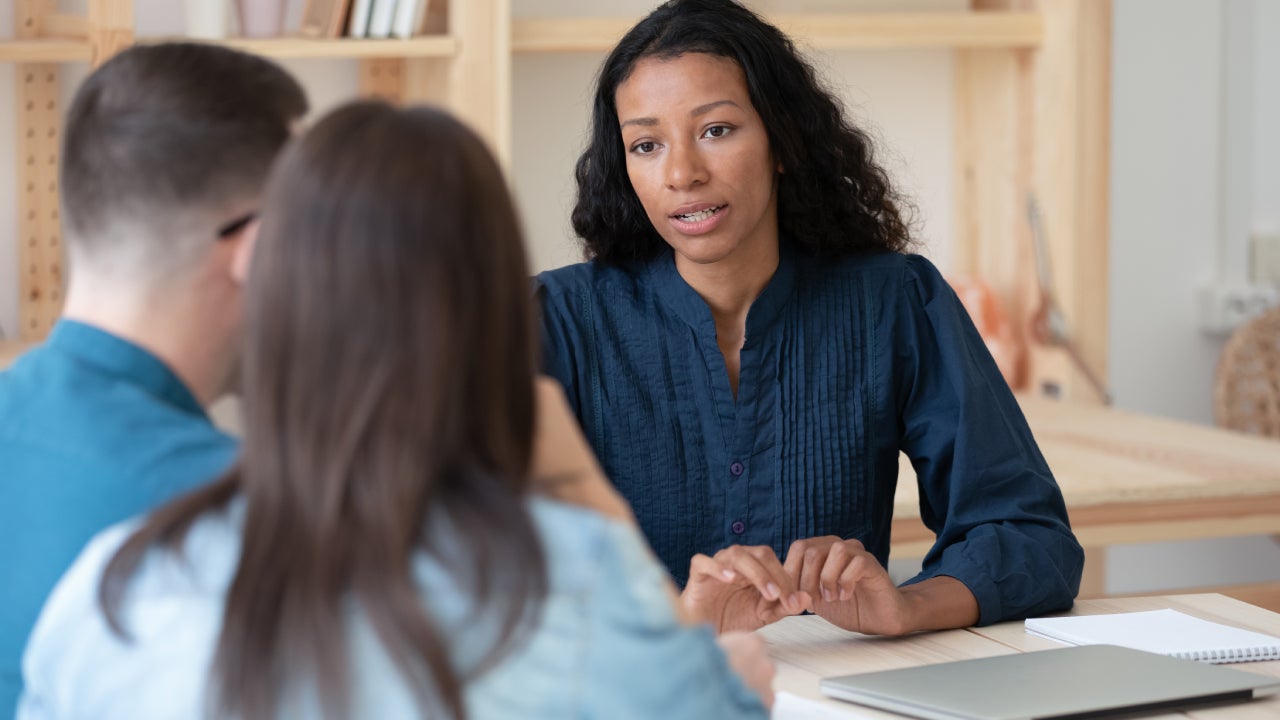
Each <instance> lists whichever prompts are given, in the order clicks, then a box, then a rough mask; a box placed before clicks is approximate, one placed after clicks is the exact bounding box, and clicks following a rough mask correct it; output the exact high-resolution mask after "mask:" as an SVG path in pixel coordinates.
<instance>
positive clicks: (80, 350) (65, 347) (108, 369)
mask: <svg viewBox="0 0 1280 720" xmlns="http://www.w3.org/2000/svg"><path fill="white" fill-rule="evenodd" d="M45 347H46V348H48V349H49V350H50V351H52V352H56V353H62V354H65V355H68V356H71V357H72V358H74V359H75V360H77V361H78V362H80V363H83V364H85V365H87V366H90V367H92V368H94V369H96V370H97V371H98V372H101V373H103V374H105V375H108V376H110V377H113V378H120V379H122V380H124V381H127V382H129V383H131V384H133V385H136V386H138V387H141V388H142V389H144V390H146V391H147V392H148V393H150V394H152V395H155V396H156V397H158V398H160V399H162V400H164V401H165V402H166V403H168V404H170V405H173V406H175V407H177V408H180V409H182V410H185V411H187V412H189V413H191V414H193V415H200V416H202V417H208V415H207V414H206V413H205V411H204V408H203V407H201V406H200V402H199V401H198V400H196V397H195V395H193V394H192V393H191V389H190V388H188V387H187V386H186V384H185V383H184V382H182V380H181V378H179V377H178V376H177V374H176V373H174V372H173V370H172V369H171V368H170V367H169V366H168V365H166V364H165V363H164V361H162V360H161V359H160V358H158V357H156V356H155V355H152V354H151V353H150V352H148V351H146V350H144V349H143V348H141V347H139V346H137V345H135V344H133V343H131V342H129V341H128V340H125V339H124V338H121V337H118V336H116V335H112V334H111V333H109V332H107V331H105V330H101V329H99V328H96V327H94V326H92V325H88V324H86V323H82V322H78V321H75V320H66V319H63V320H59V321H58V323H57V324H56V325H55V326H54V327H53V331H52V332H50V333H49V338H48V339H47V340H46V341H45Z"/></svg>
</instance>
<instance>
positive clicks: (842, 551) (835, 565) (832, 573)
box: [818, 543, 855, 602]
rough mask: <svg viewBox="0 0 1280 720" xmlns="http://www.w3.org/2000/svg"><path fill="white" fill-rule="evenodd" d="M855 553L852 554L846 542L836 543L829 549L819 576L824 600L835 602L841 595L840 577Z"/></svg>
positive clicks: (820, 593) (819, 584) (821, 594)
mask: <svg viewBox="0 0 1280 720" xmlns="http://www.w3.org/2000/svg"><path fill="white" fill-rule="evenodd" d="M854 557H855V555H853V554H851V553H850V552H849V550H848V549H847V548H846V546H845V545H844V543H836V544H834V545H832V546H831V547H830V549H828V550H827V559H826V562H825V563H823V566H822V572H821V574H820V575H819V576H818V592H819V595H820V596H821V597H822V600H823V602H834V601H835V599H836V598H837V597H840V595H841V585H840V577H841V575H843V574H844V571H845V569H846V568H848V567H849V563H850V562H852V561H853V559H854Z"/></svg>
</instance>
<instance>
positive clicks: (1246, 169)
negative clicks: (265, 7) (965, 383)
mask: <svg viewBox="0 0 1280 720" xmlns="http://www.w3.org/2000/svg"><path fill="white" fill-rule="evenodd" d="M301 1H302V0H291V2H292V5H291V10H290V19H291V22H295V23H296V18H297V17H298V11H299V8H300V5H301ZM81 2H83V0H81ZM136 2H137V8H138V9H137V18H138V31H139V34H140V35H158V34H173V33H176V32H180V31H181V26H182V10H181V7H182V6H181V4H179V3H176V2H173V1H172V0H136ZM1114 2H1115V17H1114V20H1115V25H1114V33H1115V35H1114V56H1113V63H1114V84H1113V99H1112V112H1113V124H1112V148H1113V158H1112V196H1111V199H1112V223H1111V338H1110V341H1111V343H1110V344H1111V348H1110V357H1109V365H1110V381H1111V384H1112V386H1113V388H1114V391H1115V396H1116V402H1117V404H1118V405H1119V406H1120V407H1123V408H1126V409H1131V410H1137V411H1141V412H1147V413H1155V414H1160V415H1167V416H1170V417H1175V418H1181V419H1184V420H1190V421H1194V422H1203V423H1209V422H1211V421H1212V417H1211V411H1210V407H1211V405H1210V397H1211V395H1210V387H1211V380H1212V376H1213V369H1214V364H1215V362H1216V359H1217V354H1218V352H1219V350H1220V348H1221V345H1222V338H1220V337H1212V336H1208V335H1206V334H1204V333H1203V332H1201V330H1200V329H1199V326H1198V323H1199V321H1198V313H1197V305H1196V302H1197V292H1198V288H1199V287H1201V286H1202V285H1205V284H1207V283H1211V282H1215V281H1235V282H1244V280H1245V279H1246V277H1247V273H1248V244H1247V238H1248V235H1249V234H1250V233H1252V232H1264V231H1265V232H1277V231H1280V1H1277V0H1225V2H1218V1H1217V0H1114ZM964 4H965V3H964V2H963V0H911V2H910V3H908V2H906V1H905V0H855V1H853V2H851V0H805V1H804V2H800V1H799V0H792V1H790V2H787V1H785V0H762V1H760V2H755V3H753V5H754V6H755V7H757V8H759V9H763V10H777V9H781V8H785V9H788V10H793V9H812V10H823V9H828V10H829V9H837V8H849V7H851V6H852V7H858V8H864V9H895V10H905V9H917V8H930V9H941V8H958V7H961V6H963V5H964ZM513 5H514V12H515V14H516V15H517V16H530V15H539V16H550V15H568V14H587V15H630V16H636V15H638V14H640V13H642V12H643V11H644V10H645V9H646V8H647V7H649V6H650V5H651V2H650V0H612V1H611V2H608V3H603V2H599V1H597V0H513ZM71 9H74V7H72V8H71ZM12 18H13V0H0V35H4V36H8V35H11V33H12ZM1156 18H1158V21H1156V20H1155V19H1156ZM814 57H815V60H816V62H817V63H818V64H819V67H820V68H821V69H822V70H823V72H824V73H825V75H826V76H827V77H828V79H829V80H831V81H832V83H833V84H834V85H835V86H837V87H838V88H839V89H840V91H841V95H842V97H843V98H844V99H845V102H846V103H847V104H848V106H849V108H850V110H851V111H852V113H853V114H854V116H855V117H856V118H858V119H859V120H860V121H861V122H864V123H865V124H867V125H869V126H870V127H871V128H872V129H873V131H874V132H875V134H876V135H877V136H878V137H879V138H880V139H881V140H882V146H883V147H882V152H883V154H884V158H885V159H886V160H887V161H888V164H889V166H890V168H891V171H892V172H893V174H894V175H895V177H896V179H897V180H898V181H899V183H900V184H902V186H903V187H904V189H905V190H906V192H907V194H908V195H909V196H911V197H913V198H914V199H915V201H916V203H917V205H918V207H919V210H920V214H919V220H920V221H921V226H920V234H921V237H922V238H924V239H925V240H926V242H927V248H928V249H927V252H928V254H930V255H931V256H932V257H934V259H935V260H937V261H938V262H939V264H940V265H942V266H943V267H944V268H945V267H946V266H947V264H948V261H949V258H950V244H951V232H952V214H953V200H952V195H951V169H950V168H951V161H952V155H951V147H950V139H951V122H952V121H951V106H952V101H951V55H950V54H949V53H947V52H945V51H928V50H920V51H865V52H838V53H819V54H815V56H814ZM601 59H602V55H600V54H565V55H521V56H518V57H516V58H515V60H514V62H513V88H514V106H515V113H514V122H513V158H512V166H513V167H512V175H513V177H512V183H513V186H514V189H515V193H516V196H517V201H518V203H519V204H520V206H521V209H522V211H523V214H524V217H525V221H526V229H527V232H528V236H529V238H530V241H531V256H532V259H533V263H534V266H535V268H537V269H542V268H548V267H555V266H558V265H561V264H564V263H567V262H572V261H574V260H576V259H577V253H578V251H577V247H576V245H575V244H574V243H573V241H572V240H571V239H570V233H569V231H568V223H567V217H568V209H569V207H570V206H571V204H572V200H573V192H574V188H573V183H572V177H571V169H572V164H573V161H574V160H575V158H576V157H577V154H578V152H579V151H580V149H581V145H582V132H583V130H584V128H585V127H586V107H587V98H588V93H589V88H590V81H591V78H592V76H593V74H594V72H595V70H596V67H597V65H598V64H599V62H600V61H601ZM288 66H289V68H290V69H291V70H293V71H294V72H296V73H297V74H298V75H299V76H300V77H302V78H303V79H304V81H305V82H306V84H307V87H308V89H309V92H310V93H311V97H312V104H313V106H314V107H315V108H317V109H318V110H323V109H325V108H328V107H331V106H332V105H333V104H335V103H336V102H339V101H340V100H342V99H344V98H346V97H348V96H350V94H351V93H353V92H354V90H355V87H356V73H355V66H354V64H353V63H349V62H340V61H306V62H295V63H289V64H288ZM73 67H74V66H73ZM80 72H82V71H80ZM68 75H69V76H73V78H72V80H74V77H78V73H77V72H69V73H68ZM12 88H13V77H12V73H11V72H6V71H5V70H3V69H0V109H3V110H0V327H3V328H4V329H5V330H11V329H12V328H13V327H14V326H15V324H16V322H15V321H16V304H17V288H16V268H15V267H14V265H15V253H16V251H15V249H14V248H15V238H14V236H15V227H16V210H15V200H16V197H17V192H16V188H15V186H14V179H13V167H14V163H13V162H12V158H13V157H14V154H15V147H14V136H15V132H14V129H13V123H14V117H13V113H12V112H9V111H8V109H9V108H12V107H13V94H12V93H13V90H12ZM71 89H72V88H71V85H70V83H69V84H68V87H67V88H66V94H67V95H68V96H69V93H70V91H71ZM1109 558H1110V560H1111V569H1110V573H1109V576H1108V584H1109V587H1110V589H1111V590H1113V591H1140V590H1148V589H1158V588H1161V587H1169V586H1176V585H1194V584H1210V583H1226V582H1236V581H1246V580H1252V579H1262V578H1280V553H1277V552H1276V550H1275V547H1274V546H1273V543H1272V542H1271V541H1270V539H1267V538H1252V539H1243V540H1223V541H1213V542H1198V543H1185V544H1179V545H1176V546H1175V545H1160V546H1154V547H1145V546H1130V547H1121V548H1115V549H1113V550H1112V551H1111V552H1110V554H1109Z"/></svg>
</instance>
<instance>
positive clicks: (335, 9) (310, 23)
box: [300, 0, 349, 38]
mask: <svg viewBox="0 0 1280 720" xmlns="http://www.w3.org/2000/svg"><path fill="white" fill-rule="evenodd" d="M348 3H349V0H307V3H306V5H305V6H304V7H303V9H302V26H301V28H300V32H301V33H302V34H303V35H304V36H306V37H317V38H336V37H341V36H342V31H343V27H344V26H345V25H346V21H347V9H348V8H347V6H348Z"/></svg>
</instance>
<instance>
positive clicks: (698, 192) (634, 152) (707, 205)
mask: <svg viewBox="0 0 1280 720" xmlns="http://www.w3.org/2000/svg"><path fill="white" fill-rule="evenodd" d="M614 104H615V106H616V108H617V111H618V121H619V126H620V130H621V133H622V143H623V147H624V148H625V150H626V154H627V155H626V157H627V175H628V177H630V178H631V186H632V187H633V188H635V191H636V195H637V197H639V198H640V204H641V205H643V206H644V210H645V213H646V214H647V215H648V216H649V222H651V223H653V227H654V229H656V230H657V231H658V234H659V235H661V236H662V238H663V239H664V240H666V241H667V244H668V245H670V246H671V247H672V249H673V250H675V252H676V254H677V255H678V256H679V257H680V258H682V259H684V260H686V261H689V262H693V263H698V264H710V263H716V262H720V261H722V260H726V259H731V260H749V259H751V258H753V257H759V255H758V254H759V253H762V252H763V253H767V254H773V253H776V248H777V243H778V194H777V176H778V168H777V162H776V161H775V160H774V159H773V153H772V152H771V151H770V150H769V139H768V134H767V133H766V132H765V127H764V122H763V121H762V120H761V119H760V115H759V114H758V113H756V109H755V108H754V107H753V106H752V105H751V99H750V96H749V95H748V93H747V84H746V79H745V76H744V75H743V73H742V69H741V68H740V67H738V64H737V63H736V62H734V61H733V60H730V59H728V58H723V57H719V56H716V55H707V54H705V53H686V54H684V55H680V56H678V57H675V58H671V59H666V60H664V59H658V58H652V57H650V58H644V59H641V60H640V61H638V62H637V63H636V65H635V68H634V69H633V70H632V72H631V76H630V77H628V78H627V80H626V81H625V82H623V83H622V84H621V85H619V86H618V90H617V92H616V93H615V94H614Z"/></svg>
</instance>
